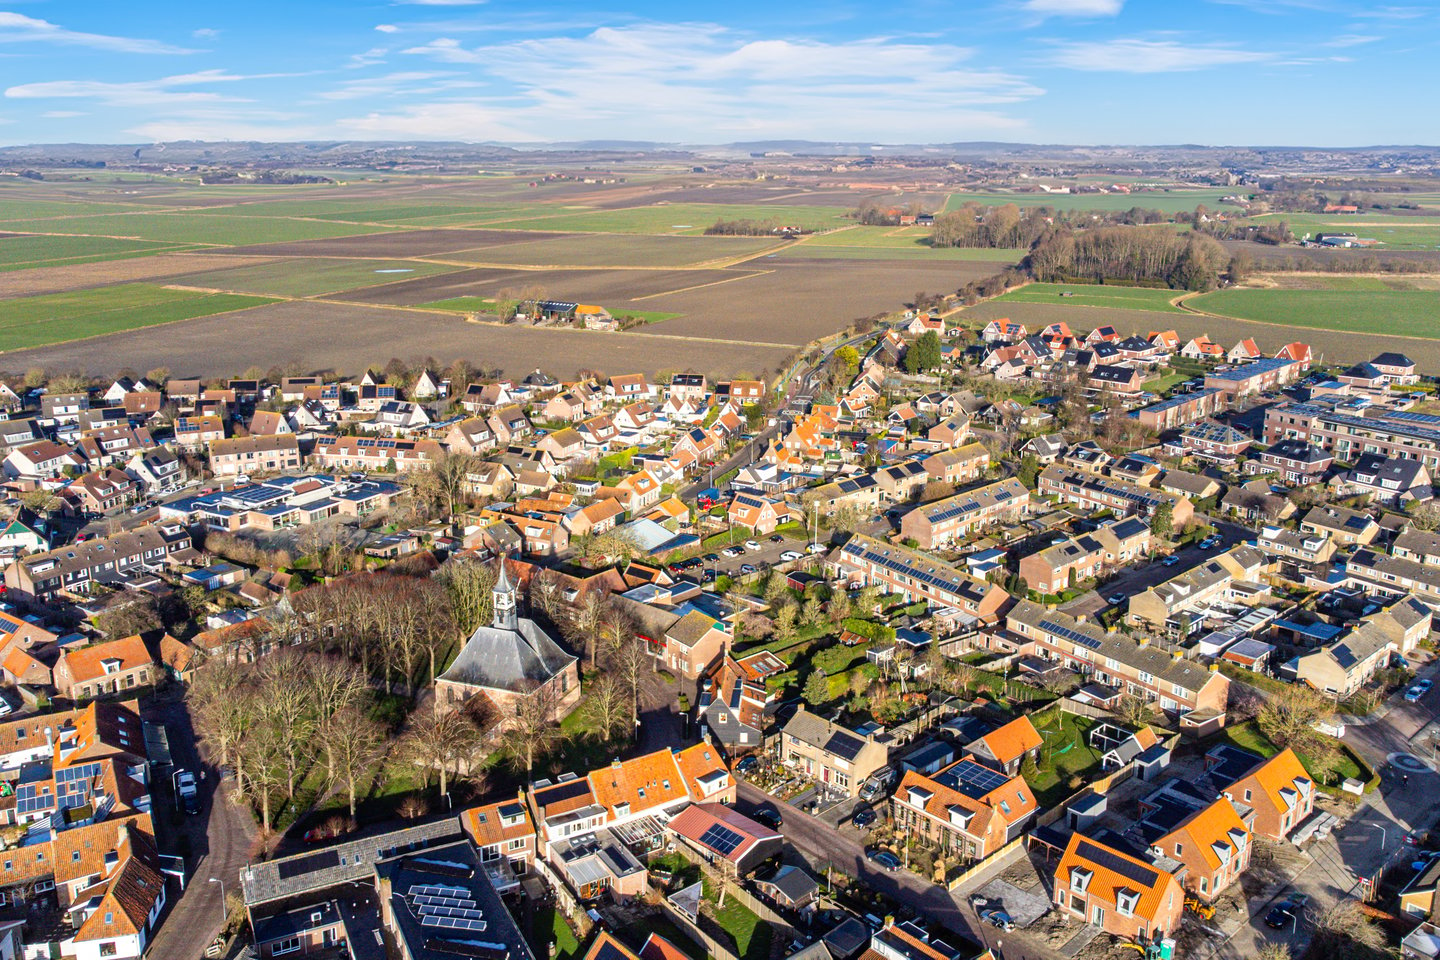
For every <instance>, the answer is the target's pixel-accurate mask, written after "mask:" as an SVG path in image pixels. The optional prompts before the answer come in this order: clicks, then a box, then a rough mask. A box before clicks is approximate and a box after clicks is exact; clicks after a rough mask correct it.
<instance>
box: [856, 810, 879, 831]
mask: <svg viewBox="0 0 1440 960" xmlns="http://www.w3.org/2000/svg"><path fill="white" fill-rule="evenodd" d="M875 818H876V814H875V811H874V810H872V809H871V808H869V807H862V808H861V809H859V810H856V811H855V816H853V817H851V818H850V822H851V823H853V824H855V826H857V827H868V826H870V824H872V823H874V822H875Z"/></svg>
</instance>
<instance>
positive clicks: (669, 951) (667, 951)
mask: <svg viewBox="0 0 1440 960" xmlns="http://www.w3.org/2000/svg"><path fill="white" fill-rule="evenodd" d="M640 960H690V955H689V954H687V953H686V952H685V951H683V950H681V949H680V948H679V947H677V946H675V944H673V943H671V942H670V941H669V940H666V939H665V938H664V937H662V936H660V934H658V933H652V934H650V936H649V938H648V939H647V940H646V941H645V946H643V947H641V948H640Z"/></svg>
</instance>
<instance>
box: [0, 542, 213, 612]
mask: <svg viewBox="0 0 1440 960" xmlns="http://www.w3.org/2000/svg"><path fill="white" fill-rule="evenodd" d="M191 547H192V542H191V539H190V533H189V531H188V530H186V528H185V526H184V525H183V524H178V523H161V524H149V525H146V526H143V527H139V528H138V529H136V530H133V531H130V532H127V533H117V534H115V535H113V536H110V537H102V538H100V539H96V540H87V541H85V542H84V543H72V544H69V545H68V546H64V547H60V548H58V549H55V550H48V551H46V552H44V553H36V554H31V555H30V556H27V557H21V558H19V559H17V560H14V561H12V562H11V564H10V566H9V567H7V568H6V570H5V584H6V586H7V587H8V588H9V589H10V590H13V591H15V592H16V593H18V594H20V595H22V596H24V597H27V598H34V599H36V600H39V601H42V602H48V601H50V600H52V599H54V597H55V596H56V595H57V594H59V593H60V592H61V591H65V592H68V593H72V594H86V593H89V592H90V587H91V585H92V584H96V583H115V584H118V583H123V582H124V581H125V580H126V579H127V578H129V577H131V576H134V575H140V574H144V573H145V572H146V571H147V570H148V569H149V568H151V567H157V568H158V567H162V566H164V565H165V564H166V563H167V561H168V558H170V557H172V556H174V555H176V554H179V553H182V552H184V551H189V550H190V549H191Z"/></svg>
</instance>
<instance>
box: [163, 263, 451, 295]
mask: <svg viewBox="0 0 1440 960" xmlns="http://www.w3.org/2000/svg"><path fill="white" fill-rule="evenodd" d="M459 269H461V268H460V267H452V266H446V265H445V264H440V263H425V262H422V261H418V260H285V261H280V262H277V263H257V264H254V265H252V266H248V267H235V268H233V269H229V270H214V271H211V272H209V273H196V274H191V275H190V276H187V277H185V278H184V280H183V281H182V282H184V283H190V284H194V285H195V286H197V287H215V288H217V289H220V290H234V291H236V292H238V293H254V294H274V295H275V296H281V297H315V296H319V295H320V294H325V293H336V292H343V291H346V290H354V289H357V288H359V287H369V286H374V285H376V284H381V283H391V282H393V281H396V280H413V279H415V278H417V277H430V276H435V275H436V274H441V273H452V272H454V271H456V270H459Z"/></svg>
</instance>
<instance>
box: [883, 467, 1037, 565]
mask: <svg viewBox="0 0 1440 960" xmlns="http://www.w3.org/2000/svg"><path fill="white" fill-rule="evenodd" d="M1029 510H1030V491H1029V490H1027V489H1025V485H1024V484H1023V483H1021V482H1020V481H1019V480H1017V479H1016V478H1014V477H1009V478H1007V479H1005V480H999V481H997V482H995V483H989V484H986V485H985V486H982V487H976V488H975V489H973V490H966V491H965V492H964V493H957V494H956V495H955V496H953V497H947V498H945V499H944V500H937V501H935V502H934V503H926V504H922V505H921V506H919V507H916V508H915V509H913V510H911V511H910V512H909V513H907V514H905V516H904V517H902V518H901V520H900V532H901V534H903V535H904V536H905V537H907V538H913V539H914V540H915V541H916V542H917V543H919V544H920V547H921V548H922V549H925V550H933V549H936V548H939V547H943V546H946V545H948V544H952V543H954V542H955V541H956V540H960V539H963V538H965V537H967V536H969V535H970V534H971V533H972V532H974V531H976V530H979V529H980V528H982V527H987V526H989V525H991V524H994V523H1012V522H1014V521H1016V520H1020V519H1022V518H1023V517H1024V516H1025V515H1026V514H1027V513H1028V512H1029Z"/></svg>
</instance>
